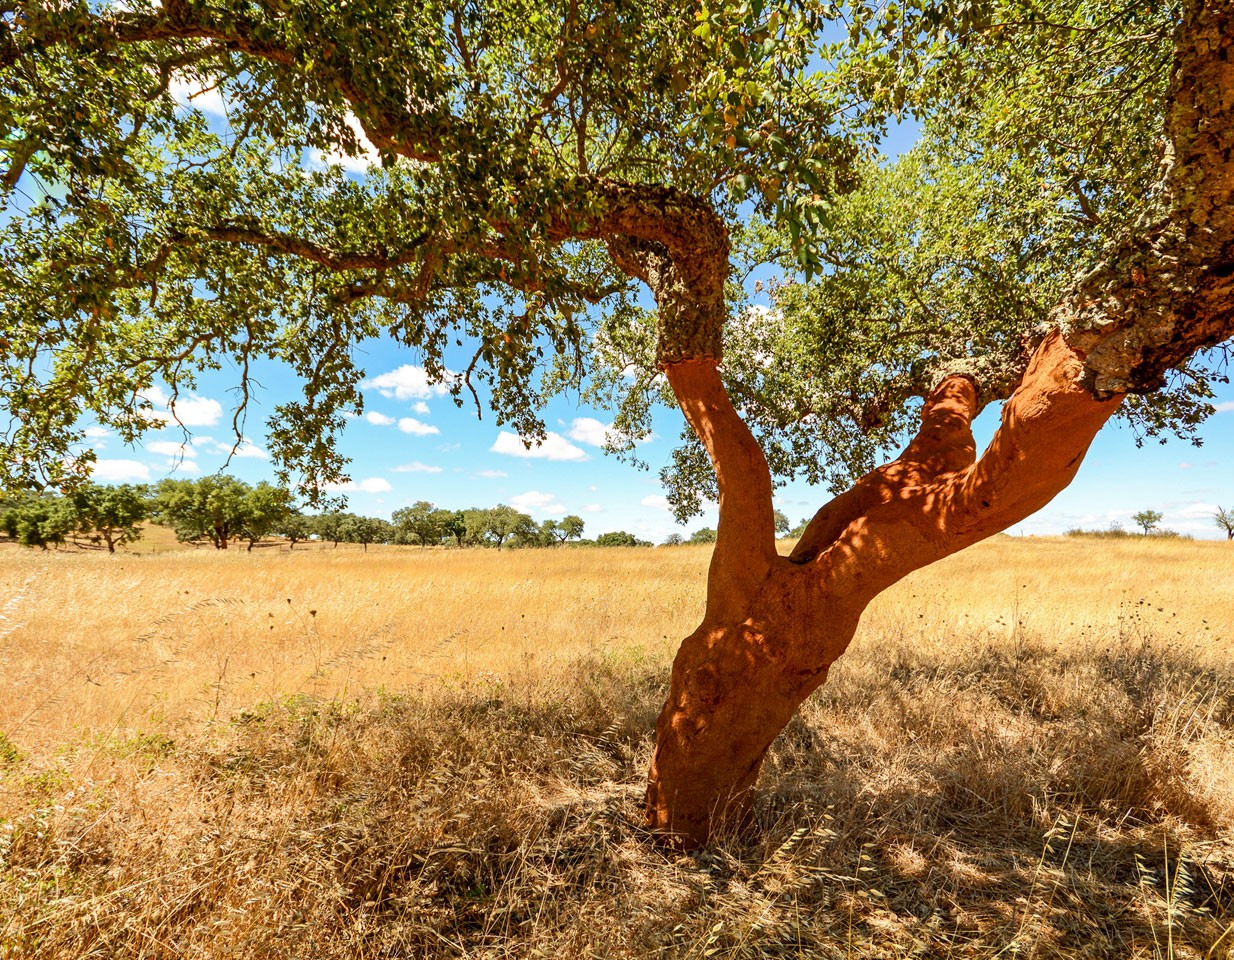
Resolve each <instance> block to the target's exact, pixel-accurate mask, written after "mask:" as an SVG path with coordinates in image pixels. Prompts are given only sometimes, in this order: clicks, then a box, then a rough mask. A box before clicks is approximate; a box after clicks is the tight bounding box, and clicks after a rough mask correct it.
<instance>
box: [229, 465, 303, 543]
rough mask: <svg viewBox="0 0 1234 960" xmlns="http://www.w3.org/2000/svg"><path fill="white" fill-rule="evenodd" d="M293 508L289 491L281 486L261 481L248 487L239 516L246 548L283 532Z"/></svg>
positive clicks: (241, 533)
mask: <svg viewBox="0 0 1234 960" xmlns="http://www.w3.org/2000/svg"><path fill="white" fill-rule="evenodd" d="M294 509H295V508H294V506H293V505H292V497H291V493H290V491H288V490H285V489H284V488H282V487H276V486H272V485H271V484H269V483H266V482H264V481H262V482H261V483H258V484H257V485H256V486H255V487H253V488H252V489H250V490H249V491H248V492H247V494H245V497H244V503H243V505H242V508H241V510H242V515H241V518H240V535H241V536H242V537H243V538H244V539H245V540H247V541H248V542H249V545H248V549H249V550H250V551H251V550H252V549H253V547H254V545H256V543H257V541H258V540H261V539H263V538H265V537H268V536H271V535H272V534H276V533H284V532H285V528H286V526H287V520H288V518H289V517H291V515H292V513H293V512H294Z"/></svg>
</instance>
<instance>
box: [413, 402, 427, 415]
mask: <svg viewBox="0 0 1234 960" xmlns="http://www.w3.org/2000/svg"><path fill="white" fill-rule="evenodd" d="M411 412H412V413H418V414H420V416H422V417H427V416H428V404H427V403H425V402H424V401H423V400H417V401H416V402H415V403H413V404H412V405H411Z"/></svg>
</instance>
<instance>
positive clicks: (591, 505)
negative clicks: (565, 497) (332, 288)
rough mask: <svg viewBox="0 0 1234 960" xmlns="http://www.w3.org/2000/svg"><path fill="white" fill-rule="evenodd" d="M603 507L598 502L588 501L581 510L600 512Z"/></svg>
mask: <svg viewBox="0 0 1234 960" xmlns="http://www.w3.org/2000/svg"><path fill="white" fill-rule="evenodd" d="M603 509H604V508H603V507H602V506H600V505H599V504H598V503H589V504H587V506H585V507H583V512H584V513H600V512H601V511H602V510H603Z"/></svg>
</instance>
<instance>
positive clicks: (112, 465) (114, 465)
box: [94, 460, 150, 483]
mask: <svg viewBox="0 0 1234 960" xmlns="http://www.w3.org/2000/svg"><path fill="white" fill-rule="evenodd" d="M94 479H95V480H97V481H99V482H100V483H132V482H133V481H146V480H149V479H150V468H149V467H147V466H146V465H145V464H144V463H139V462H138V461H136V460H96V461H95V462H94Z"/></svg>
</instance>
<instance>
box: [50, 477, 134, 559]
mask: <svg viewBox="0 0 1234 960" xmlns="http://www.w3.org/2000/svg"><path fill="white" fill-rule="evenodd" d="M65 503H66V504H67V505H68V506H70V507H71V509H72V513H73V525H74V527H75V531H76V532H78V533H80V534H82V535H84V536H87V537H90V538H91V539H93V540H95V541H99V540H101V541H102V542H103V543H105V544H107V552H108V553H115V552H116V547H119V546H122V545H123V544H126V543H132V542H133V541H135V540H138V539H140V537H141V524H142V523H143V522H144V521H145V520H147V519H148V518H149V516H150V508H151V504H150V496H149V491H148V490H147V489H146V488H145V487H143V486H132V485H130V484H124V485H122V486H116V487H108V486H102V485H101V484H97V483H87V484H83V485H82V486H80V487H78V488H77V489H75V490H73V491H72V492H71V493H69V495H68V496H66V497H65Z"/></svg>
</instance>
